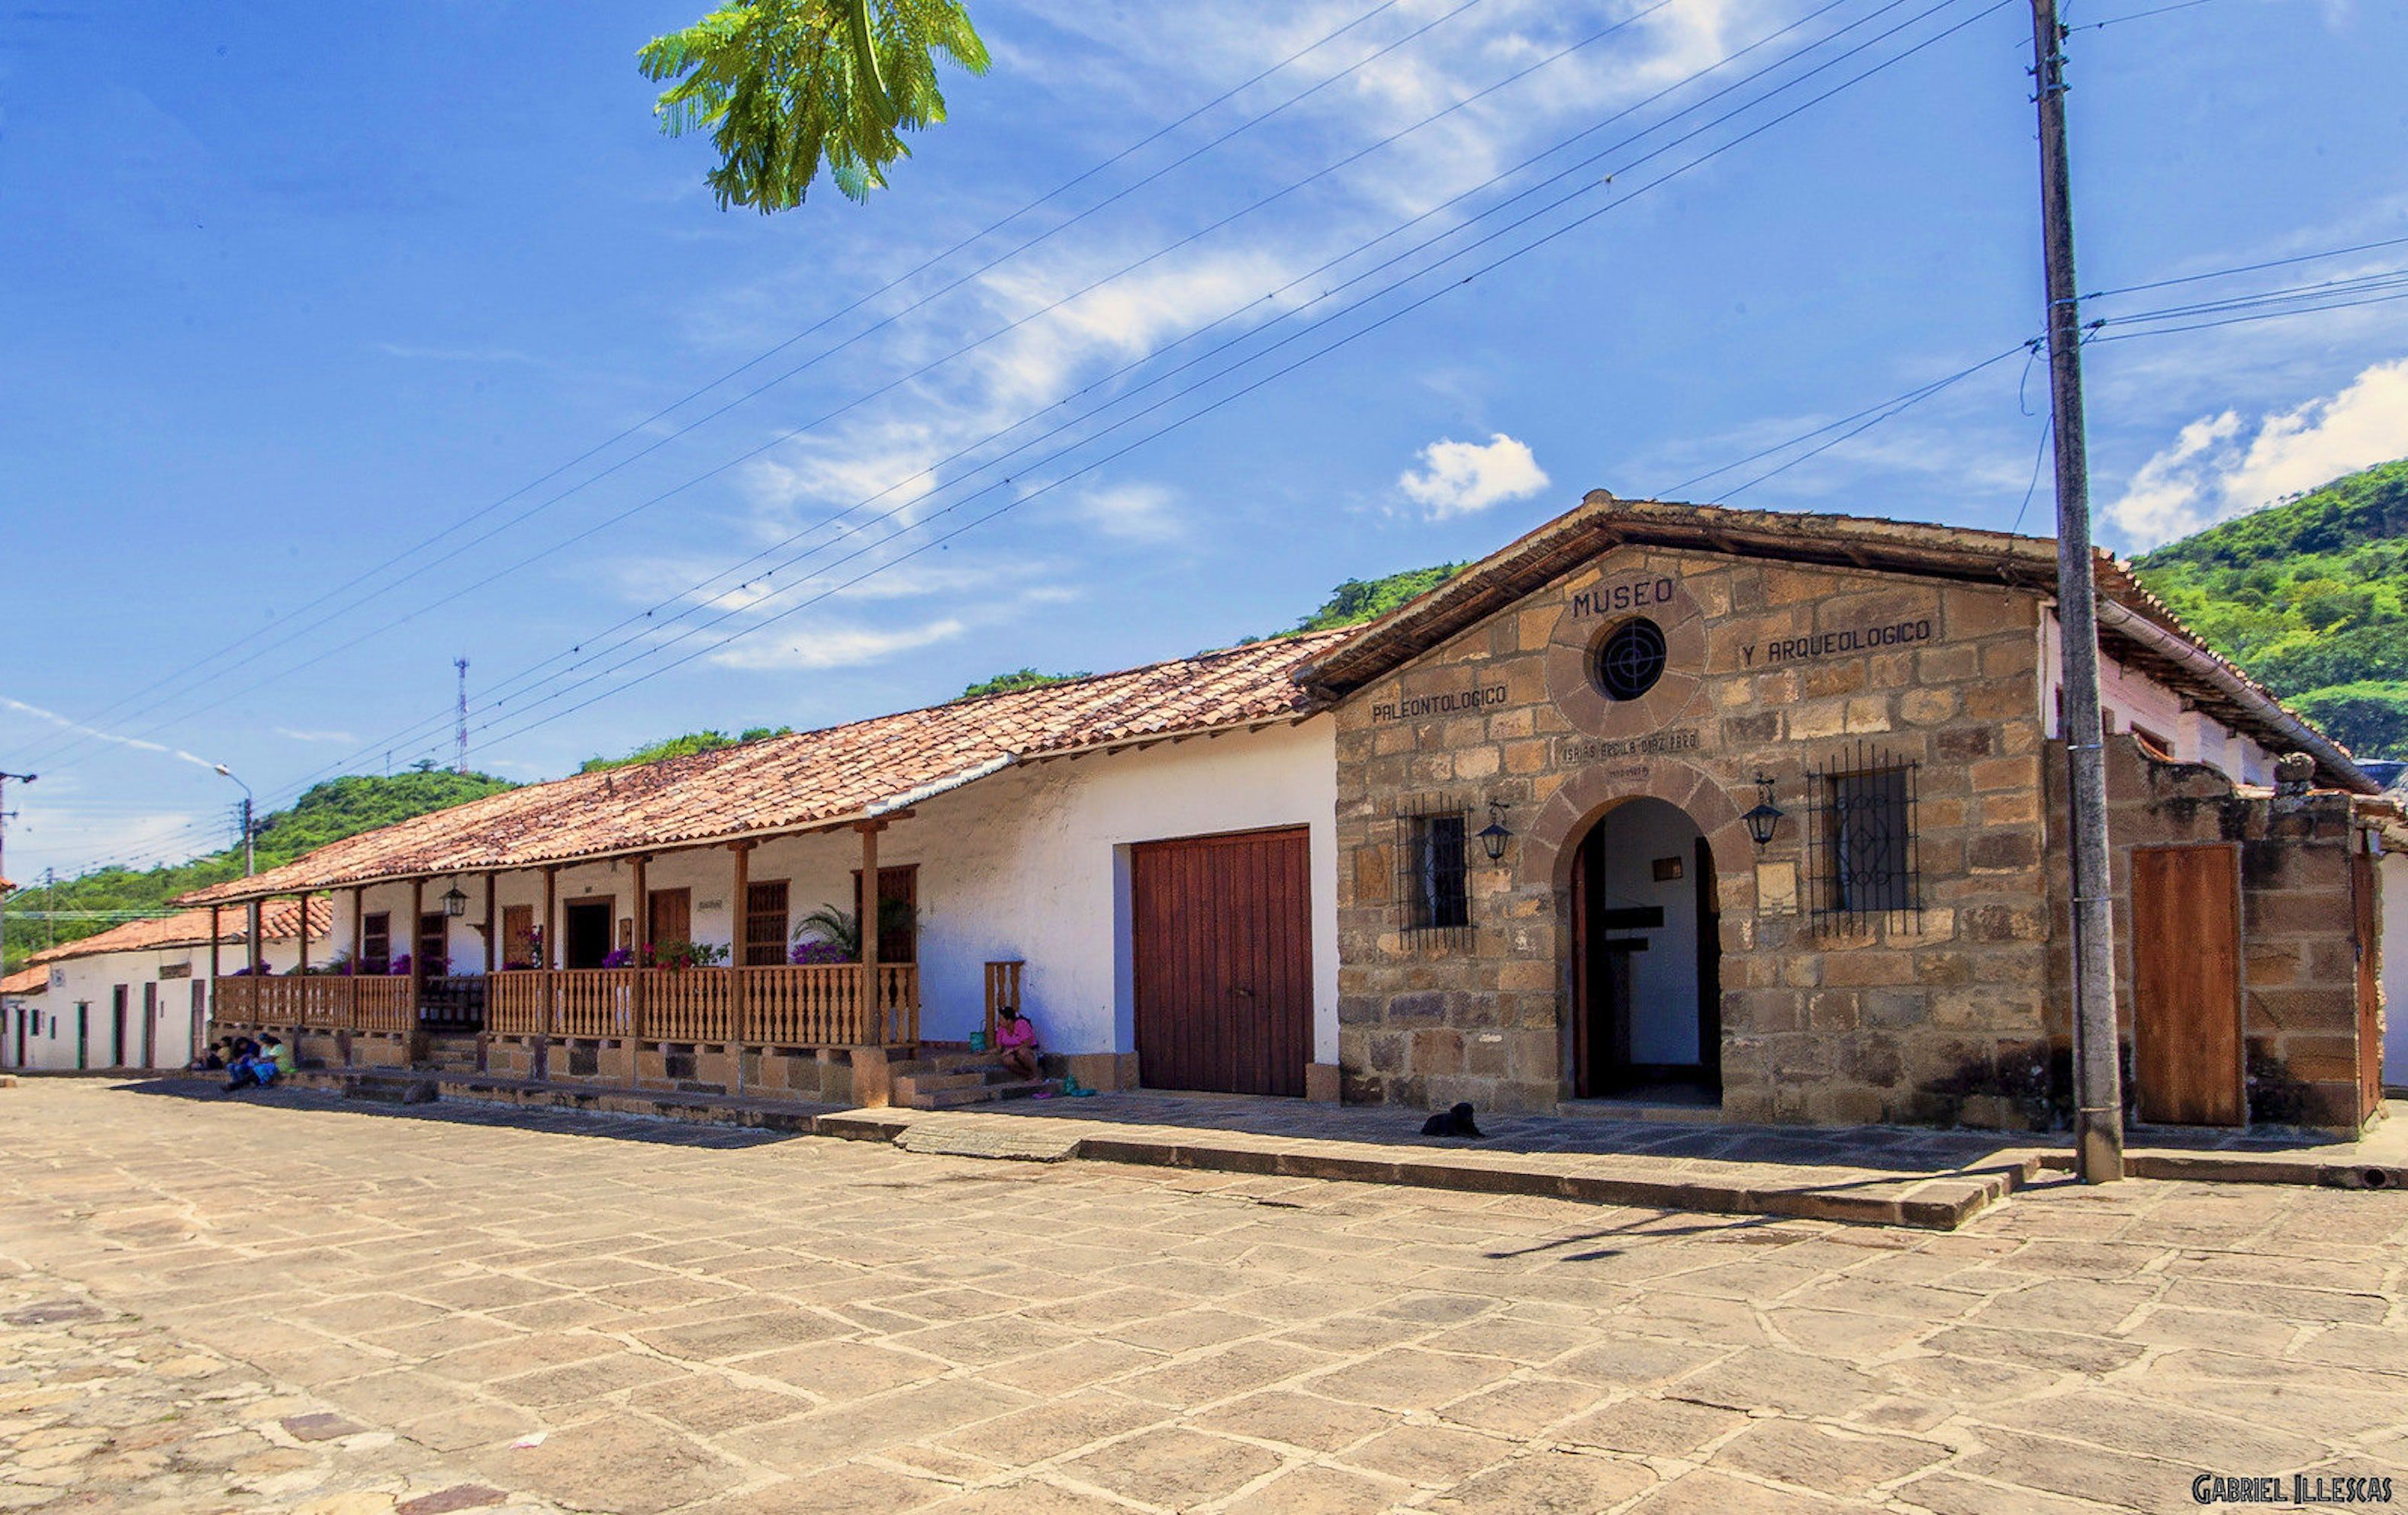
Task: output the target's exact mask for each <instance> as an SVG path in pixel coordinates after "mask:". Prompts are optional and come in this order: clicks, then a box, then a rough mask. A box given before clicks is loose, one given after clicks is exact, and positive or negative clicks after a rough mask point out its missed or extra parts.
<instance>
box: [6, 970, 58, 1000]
mask: <svg viewBox="0 0 2408 1515" xmlns="http://www.w3.org/2000/svg"><path fill="white" fill-rule="evenodd" d="M49 987H50V969H48V968H19V969H18V970H17V971H16V972H14V973H12V974H10V975H8V977H7V978H6V979H0V994H38V993H41V992H42V991H43V990H45V989H48V988H49Z"/></svg>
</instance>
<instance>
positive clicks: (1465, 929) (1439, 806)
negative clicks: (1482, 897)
mask: <svg viewBox="0 0 2408 1515" xmlns="http://www.w3.org/2000/svg"><path fill="white" fill-rule="evenodd" d="M1464 816H1465V809H1464V808H1463V807H1462V806H1461V805H1459V804H1455V803H1452V802H1450V801H1447V800H1443V799H1441V798H1440V797H1439V796H1437V795H1421V796H1417V797H1415V798H1413V799H1410V800H1407V801H1405V802H1404V803H1402V804H1400V805H1399V806H1398V810H1397V839H1396V857H1397V903H1398V913H1399V915H1400V917H1401V920H1400V924H1401V925H1402V926H1403V927H1404V930H1405V932H1406V934H1407V935H1409V936H1420V937H1423V938H1425V939H1426V938H1428V937H1429V936H1432V935H1437V936H1441V937H1443V938H1444V939H1446V940H1449V941H1451V942H1453V943H1454V944H1455V945H1458V946H1469V945H1470V930H1471V893H1470V879H1469V872H1468V863H1467V860H1466V858H1465V854H1464V848H1465V846H1466V845H1467V844H1468V843H1469V839H1470V832H1469V826H1468V824H1467V822H1465V820H1464ZM1449 934H1453V935H1449Z"/></svg>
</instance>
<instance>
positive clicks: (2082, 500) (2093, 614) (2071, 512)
mask: <svg viewBox="0 0 2408 1515" xmlns="http://www.w3.org/2000/svg"><path fill="white" fill-rule="evenodd" d="M2065 35H2066V34H2065V28H2064V26H2063V25H2062V24H2060V23H2059V22H2058V21H2057V0H2032V79H2033V82H2034V84H2035V86H2036V89H2035V92H2034V94H2033V99H2034V101H2035V103H2036V104H2037V105H2038V106H2039V107H2040V222H2041V236H2042V241H2043V242H2044V243H2045V244H2046V248H2047V264H2048V379H2049V401H2050V410H2051V415H2052V418H2053V421H2054V424H2055V427H2056V436H2057V633H2058V636H2057V644H2058V662H2059V665H2060V668H2061V674H2060V677H2061V679H2062V683H2061V686H2060V687H2061V688H2062V689H2063V690H2064V692H2065V717H2064V722H2063V726H2064V735H2065V757H2066V773H2067V778H2068V779H2069V783H2068V785H2067V788H2068V792H2069V793H2070V794H2071V800H2072V807H2071V808H2072V816H2071V822H2072V828H2071V829H2072V836H2073V1083H2074V1106H2075V1114H2074V1123H2073V1135H2074V1149H2075V1160H2076V1164H2077V1171H2078V1172H2079V1173H2080V1174H2081V1177H2082V1181H2083V1182H2085V1183H2109V1182H2112V1181H2114V1179H2120V1178H2122V1177H2123V1176H2124V1087H2123V1085H2124V1079H2123V1071H2122V1067H2121V1065H2120V1063H2119V1061H2118V1050H2117V1046H2118V1037H2117V1034H2116V1029H2115V930H2114V913H2113V911H2112V909H2111V908H2110V907H2109V901H2108V890H2109V888H2110V886H2111V882H2112V880H2111V878H2110V875H2109V872H2108V866H2109V865H2108V861H2107V761H2106V759H2107V754H2106V749H2105V738H2104V736H2103V735H2102V733H2101V731H2100V722H2099V599H2098V581H2097V580H2096V579H2094V578H2092V575H2091V565H2090V556H2091V553H2090V459H2089V451H2088V448H2087V446H2086V441H2085V436H2084V435H2083V428H2082V322H2081V316H2080V310H2079V307H2078V304H2077V294H2076V291H2075V286H2074V282H2073V187H2072V179H2071V174H2070V173H2069V171H2068V169H2067V166H2066V158H2065Z"/></svg>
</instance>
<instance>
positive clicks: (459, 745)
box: [452, 653, 468, 773]
mask: <svg viewBox="0 0 2408 1515" xmlns="http://www.w3.org/2000/svg"><path fill="white" fill-rule="evenodd" d="M452 666H453V667H455V668H457V669H459V670H460V699H459V703H458V705H457V706H456V707H454V715H453V718H452V772H453V773H466V772H467V771H468V659H467V655H466V653H463V654H462V655H461V656H459V657H456V658H453V659H452Z"/></svg>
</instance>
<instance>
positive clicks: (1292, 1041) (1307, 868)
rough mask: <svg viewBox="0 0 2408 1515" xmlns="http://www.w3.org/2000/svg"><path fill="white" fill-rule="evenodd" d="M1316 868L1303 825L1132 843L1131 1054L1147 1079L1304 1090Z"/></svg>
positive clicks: (1177, 1084) (1247, 1089) (1229, 1088)
mask: <svg viewBox="0 0 2408 1515" xmlns="http://www.w3.org/2000/svg"><path fill="white" fill-rule="evenodd" d="M1129 904H1130V916H1131V927H1132V931H1131V941H1130V950H1131V963H1130V968H1131V974H1132V978H1133V979H1134V985H1135V989H1136V997H1137V1047H1138V1053H1139V1058H1138V1066H1139V1075H1140V1078H1141V1079H1143V1081H1144V1082H1145V1083H1146V1084H1147V1085H1148V1086H1149V1087H1152V1088H1155V1089H1210V1090H1222V1091H1226V1092H1228V1093H1245V1094H1290V1095H1301V1094H1302V1093H1304V1071H1305V1065H1307V1064H1309V1063H1311V1062H1312V868H1311V865H1310V852H1309V850H1308V847H1307V842H1306V833H1305V832H1304V831H1302V830H1293V831H1256V832H1240V833H1236V834H1232V835H1227V836H1188V837H1182V838H1181V839H1179V840H1177V841H1165V842H1147V843H1145V844H1143V845H1140V846H1138V847H1134V848H1131V849H1130V850H1129Z"/></svg>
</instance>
